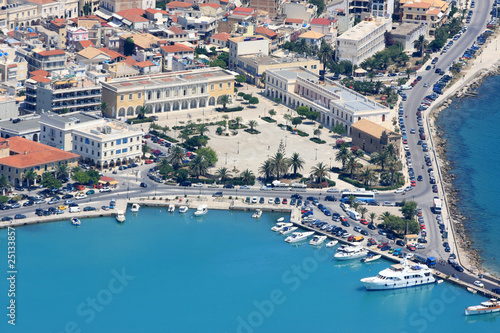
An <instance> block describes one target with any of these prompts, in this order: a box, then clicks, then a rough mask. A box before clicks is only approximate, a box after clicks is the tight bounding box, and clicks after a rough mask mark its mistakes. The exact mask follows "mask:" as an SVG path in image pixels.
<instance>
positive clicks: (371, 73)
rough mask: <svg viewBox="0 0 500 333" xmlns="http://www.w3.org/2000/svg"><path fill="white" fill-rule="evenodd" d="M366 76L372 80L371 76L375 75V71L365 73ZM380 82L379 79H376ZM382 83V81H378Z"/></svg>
mask: <svg viewBox="0 0 500 333" xmlns="http://www.w3.org/2000/svg"><path fill="white" fill-rule="evenodd" d="M366 77H367V78H369V79H370V82H373V78H374V77H375V72H373V71H369V72H368V74H366ZM377 82H380V81H377ZM380 84H382V82H380Z"/></svg>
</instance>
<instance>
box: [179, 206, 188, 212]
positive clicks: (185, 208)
mask: <svg viewBox="0 0 500 333" xmlns="http://www.w3.org/2000/svg"><path fill="white" fill-rule="evenodd" d="M188 210H189V208H188V206H180V207H179V214H184V213H186V212H187V211H188Z"/></svg>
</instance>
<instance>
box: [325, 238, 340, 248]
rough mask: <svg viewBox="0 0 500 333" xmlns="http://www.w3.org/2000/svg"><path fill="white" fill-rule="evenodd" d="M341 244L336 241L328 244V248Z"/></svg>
mask: <svg viewBox="0 0 500 333" xmlns="http://www.w3.org/2000/svg"><path fill="white" fill-rule="evenodd" d="M338 243H339V241H338V240H336V239H334V240H332V241H330V242H328V243H326V247H334V246H335V245H337V244H338Z"/></svg>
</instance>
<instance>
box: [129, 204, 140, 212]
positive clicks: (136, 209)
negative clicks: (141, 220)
mask: <svg viewBox="0 0 500 333" xmlns="http://www.w3.org/2000/svg"><path fill="white" fill-rule="evenodd" d="M139 208H141V206H139V204H136V203H135V204H133V205H132V208H130V211H131V212H132V213H137V212H139Z"/></svg>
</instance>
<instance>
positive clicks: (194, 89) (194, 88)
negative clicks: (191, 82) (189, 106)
mask: <svg viewBox="0 0 500 333" xmlns="http://www.w3.org/2000/svg"><path fill="white" fill-rule="evenodd" d="M191 93H192V94H193V95H194V94H196V87H193V89H191Z"/></svg>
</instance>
